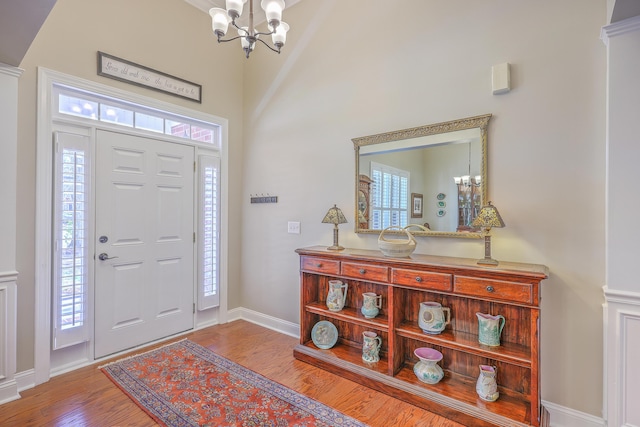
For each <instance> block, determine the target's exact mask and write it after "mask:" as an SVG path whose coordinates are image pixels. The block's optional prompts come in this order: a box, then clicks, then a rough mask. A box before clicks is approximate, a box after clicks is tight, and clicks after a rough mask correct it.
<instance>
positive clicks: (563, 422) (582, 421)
mask: <svg viewBox="0 0 640 427" xmlns="http://www.w3.org/2000/svg"><path fill="white" fill-rule="evenodd" d="M542 405H543V406H544V407H545V408H546V409H547V411H549V418H550V419H551V427H605V426H606V425H607V424H606V422H605V421H604V419H603V418H598V417H595V416H593V415H589V414H585V413H584V412H580V411H576V410H575V409H571V408H567V407H564V406H560V405H556V404H555V403H551V402H547V401H544V400H543V401H542Z"/></svg>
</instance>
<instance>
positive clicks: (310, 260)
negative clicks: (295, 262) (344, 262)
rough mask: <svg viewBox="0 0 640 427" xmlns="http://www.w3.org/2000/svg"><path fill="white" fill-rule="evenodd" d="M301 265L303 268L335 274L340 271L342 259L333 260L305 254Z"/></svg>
mask: <svg viewBox="0 0 640 427" xmlns="http://www.w3.org/2000/svg"><path fill="white" fill-rule="evenodd" d="M300 267H301V268H302V269H303V270H307V271H315V272H317V273H324V274H331V275H334V276H336V275H338V274H339V273H340V261H333V260H328V259H323V258H314V257H308V256H303V257H302V259H301V261H300Z"/></svg>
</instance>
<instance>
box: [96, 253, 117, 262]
mask: <svg viewBox="0 0 640 427" xmlns="http://www.w3.org/2000/svg"><path fill="white" fill-rule="evenodd" d="M114 258H118V257H117V256H112V257H110V256H109V255H108V254H106V253H105V252H102V253H101V254H100V255H98V259H99V260H100V261H106V260H108V259H114Z"/></svg>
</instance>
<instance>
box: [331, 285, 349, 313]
mask: <svg viewBox="0 0 640 427" xmlns="http://www.w3.org/2000/svg"><path fill="white" fill-rule="evenodd" d="M348 287H349V285H347V284H346V283H342V282H341V281H340V280H329V293H328V294H327V308H328V309H329V311H340V310H342V309H343V308H344V304H345V302H346V301H347V289H348Z"/></svg>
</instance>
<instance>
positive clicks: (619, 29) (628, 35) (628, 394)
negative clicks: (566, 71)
mask: <svg viewBox="0 0 640 427" xmlns="http://www.w3.org/2000/svg"><path fill="white" fill-rule="evenodd" d="M603 40H604V42H605V44H606V45H607V54H608V55H607V65H608V71H607V90H608V93H607V101H608V102H607V105H608V110H607V115H608V118H607V125H608V126H607V188H606V198H607V212H606V217H607V220H606V231H607V234H606V236H607V237H606V238H607V247H606V260H607V265H606V286H605V297H606V304H605V312H604V317H603V319H604V328H605V341H604V343H605V344H604V357H605V360H606V362H607V363H606V364H605V366H606V369H605V393H606V397H605V401H606V403H607V408H606V416H607V419H608V421H609V425H612V426H619V425H624V426H637V425H640V407H638V405H637V402H639V401H640V367H639V365H638V360H639V359H640V279H638V274H637V270H638V269H637V266H636V262H637V253H638V250H637V245H638V238H639V237H640V230H638V228H637V227H635V226H634V224H635V223H636V222H637V214H636V212H637V211H638V210H639V209H640V201H639V199H638V197H637V195H636V194H635V193H633V192H631V193H630V190H629V189H630V184H631V183H634V182H638V179H640V170H639V169H638V165H637V163H638V159H639V158H640V145H639V144H638V135H639V134H640V123H639V122H638V112H639V111H640V79H639V78H638V72H637V71H638V69H639V68H640V16H637V17H635V18H630V19H627V20H623V21H619V22H616V23H614V24H612V25H609V26H607V27H605V29H604V31H603Z"/></svg>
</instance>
